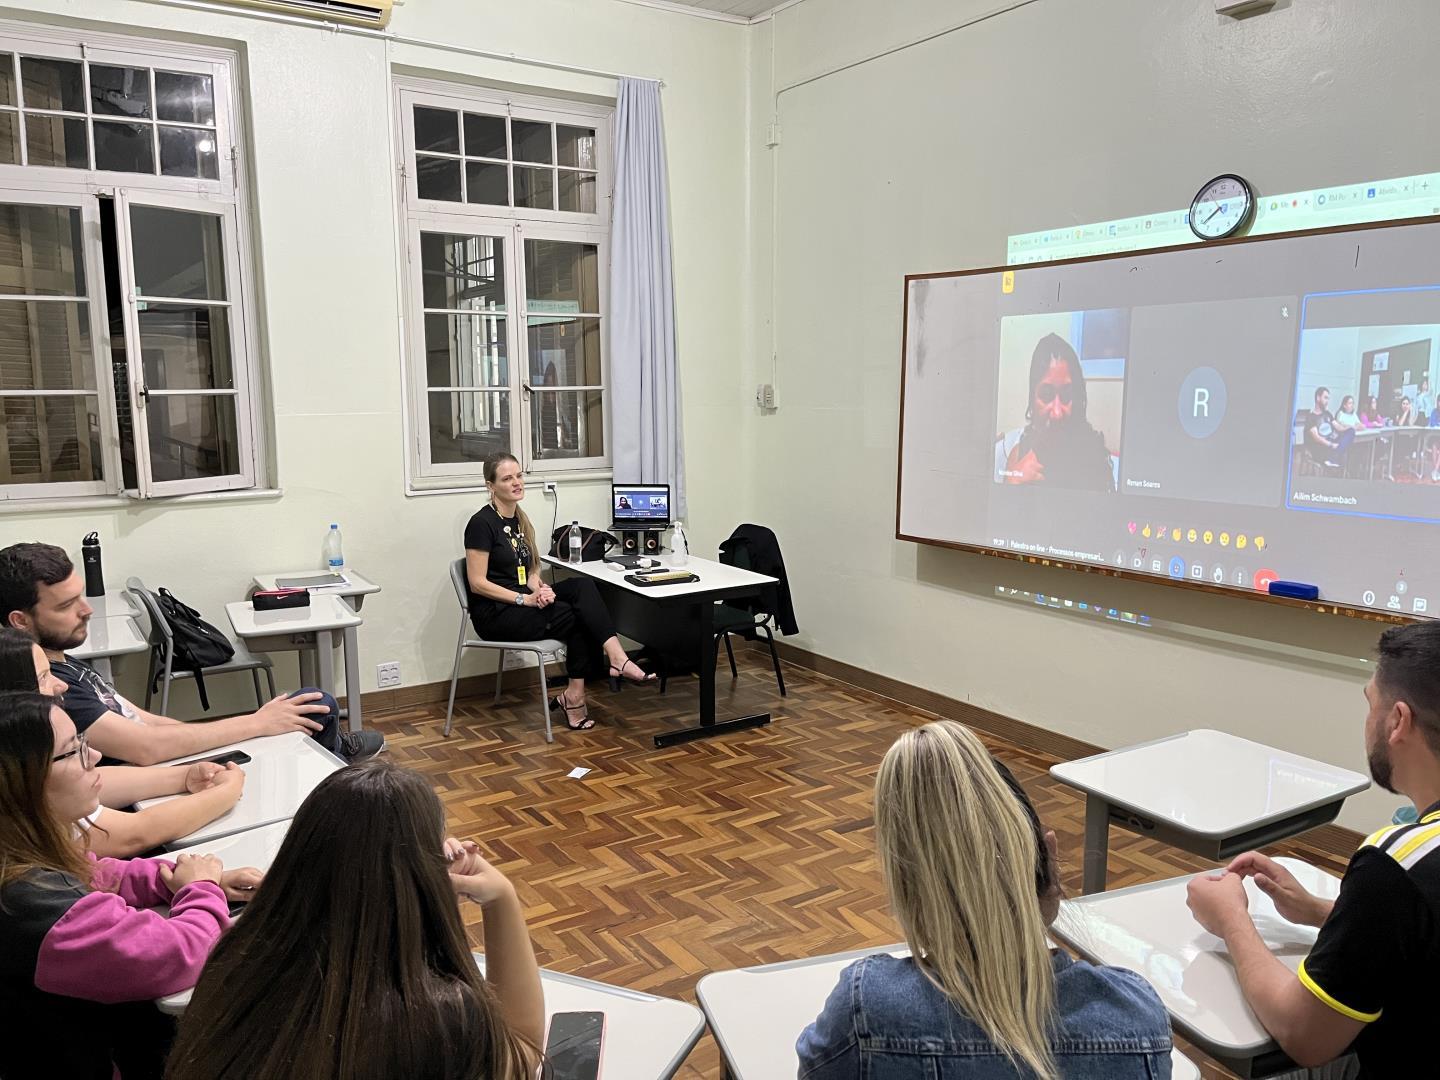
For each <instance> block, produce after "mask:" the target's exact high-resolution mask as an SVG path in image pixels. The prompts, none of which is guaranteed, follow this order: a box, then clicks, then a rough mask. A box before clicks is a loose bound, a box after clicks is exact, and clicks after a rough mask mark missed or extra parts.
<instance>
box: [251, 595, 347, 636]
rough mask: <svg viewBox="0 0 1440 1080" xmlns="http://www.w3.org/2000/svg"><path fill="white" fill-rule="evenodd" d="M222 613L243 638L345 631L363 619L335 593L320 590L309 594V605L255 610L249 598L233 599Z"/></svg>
mask: <svg viewBox="0 0 1440 1080" xmlns="http://www.w3.org/2000/svg"><path fill="white" fill-rule="evenodd" d="M225 614H226V615H227V616H229V618H230V625H231V626H233V627H234V628H235V633H237V634H239V635H240V636H241V637H242V638H255V637H267V636H269V635H271V634H310V633H314V632H316V631H318V630H344V629H347V628H349V627H352V626H359V625H360V624H361V623H363V622H364V621H365V620H363V619H362V618H360V616H359V615H356V614H355V612H354V611H353V610H352V609H351V608H350V605H348V604H346V603H345V602H344V601H342V600H341V599H340V598H339V597H338V596H333V595H331V596H327V595H325V594H323V593H311V594H310V606H309V607H302V608H282V609H281V610H279V611H256V610H255V606H254V605H253V604H252V603H251V602H250V601H249V600H235V601H232V602H231V603H228V604H226V605H225Z"/></svg>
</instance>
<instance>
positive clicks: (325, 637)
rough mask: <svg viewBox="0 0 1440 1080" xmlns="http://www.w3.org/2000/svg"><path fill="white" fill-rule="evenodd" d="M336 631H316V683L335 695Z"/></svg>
mask: <svg viewBox="0 0 1440 1080" xmlns="http://www.w3.org/2000/svg"><path fill="white" fill-rule="evenodd" d="M334 648H335V631H333V630H316V631H315V685H316V686H318V687H319V688H320V689H321V690H324V691H325V692H326V693H327V694H329V695H330V696H331V697H334V696H335V689H336V688H335V660H334V655H333V650H334ZM302 655H303V654H302Z"/></svg>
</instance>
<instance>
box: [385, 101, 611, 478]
mask: <svg viewBox="0 0 1440 1080" xmlns="http://www.w3.org/2000/svg"><path fill="white" fill-rule="evenodd" d="M396 87H397V90H396V92H397V96H398V113H399V120H400V129H401V130H400V135H401V138H402V145H403V147H404V155H405V157H404V164H403V166H402V171H403V176H404V184H403V190H402V199H403V208H402V214H403V217H404V230H405V254H406V262H407V267H406V269H407V277H406V280H407V289H408V310H409V311H410V313H411V316H410V318H409V319H408V320H407V322H408V325H409V327H410V330H409V335H408V341H407V358H406V371H407V385H408V392H409V395H410V403H411V408H410V424H409V432H410V438H409V443H410V446H409V480H410V486H411V489H412V490H426V489H432V490H433V489H438V488H447V487H466V486H476V485H479V484H480V483H482V482H483V480H482V479H481V464H482V463H483V461H484V460H485V458H486V457H488V456H489V455H490V454H492V453H495V452H496V451H498V450H508V451H509V452H510V453H513V454H514V455H515V456H516V457H517V458H519V459H520V461H521V463H522V464H523V466H524V467H525V469H526V470H527V471H537V472H564V471H571V472H573V471H577V470H594V469H608V468H609V466H610V457H609V453H610V450H609V438H608V416H609V410H608V409H607V407H606V396H605V395H606V389H605V386H606V371H607V366H608V358H607V357H606V354H605V288H606V282H605V267H606V265H607V259H608V246H609V217H610V214H609V209H610V198H609V195H610V189H609V165H610V154H609V142H610V120H611V115H612V112H613V110H611V109H605V108H599V107H593V106H585V105H577V104H571V103H568V102H545V101H537V100H534V99H529V98H519V97H514V96H508V97H507V96H499V95H494V94H487V93H484V92H482V91H473V92H472V91H469V90H466V89H462V88H458V87H452V86H448V85H443V84H435V83H430V82H421V81H419V80H405V79H401V80H397V83H396Z"/></svg>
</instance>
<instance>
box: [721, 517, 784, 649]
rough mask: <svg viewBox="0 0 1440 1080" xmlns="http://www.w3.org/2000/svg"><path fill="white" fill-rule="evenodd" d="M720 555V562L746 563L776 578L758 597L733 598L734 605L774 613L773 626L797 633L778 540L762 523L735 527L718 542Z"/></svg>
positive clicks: (761, 572) (781, 630)
mask: <svg viewBox="0 0 1440 1080" xmlns="http://www.w3.org/2000/svg"><path fill="white" fill-rule="evenodd" d="M742 549H743V552H744V553H743V555H742V554H741V550H742ZM720 556H721V559H720V561H721V562H726V563H730V564H732V565H740V566H745V565H748V566H749V568H750V569H751V570H753V571H755V573H757V574H766V575H768V576H769V577H773V578H775V579H777V580H776V584H774V585H771V586H767V587H766V588H765V590H764V591H763V592H762V593H761V594H760V595H759V596H758V597H756V598H754V599H751V600H740V601H733V603H734V604H735V606H736V607H740V606H746V607H749V608H750V609H751V610H753V611H756V612H764V613H766V614H769V615H773V616H774V617H775V625H776V626H777V627H778V628H779V630H780V632H781V633H782V634H798V633H799V632H800V627H799V626H798V625H797V624H796V622H795V605H794V603H793V602H792V601H791V599H790V579H789V578H788V577H786V575H785V560H784V559H782V558H781V557H780V541H779V540H777V539H776V538H775V534H774V533H773V532H771V531H770V530H769V529H767V528H765V526H764V525H740V526H737V527H736V529H735V531H734V532H732V533H731V534H730V538H729V539H728V540H726V541H725V542H724V543H723V544H721V545H720ZM727 556H728V557H727Z"/></svg>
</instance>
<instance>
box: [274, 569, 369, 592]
mask: <svg viewBox="0 0 1440 1080" xmlns="http://www.w3.org/2000/svg"><path fill="white" fill-rule="evenodd" d="M340 572H341V573H342V574H343V575H344V576H345V577H346V578H347V579H348V580H349V584H348V585H321V586H318V587H316V588H312V589H310V590H309V591H310V595H311V596H323V595H325V594H327V593H328V594H329V595H331V596H369V595H370V594H372V593H378V592H379V591H380V586H379V585H376V584H375V583H374V582H373V581H371V580H370V579H369V578H367V577H364V576H363V575H361V574H358V573H356V572H355V571H354V570H351V569H349V568H348V567H347V568H346V569H344V570H342V571H340ZM328 573H330V571H329V570H282V571H280V572H279V573H276V574H256V575H255V577H254V578H253V579H251V580H252V581H253V583H254V585H255V588H257V589H277V588H279V587H280V586H279V585H278V584H277V583H276V578H303V577H319V576H320V575H321V574H328Z"/></svg>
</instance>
